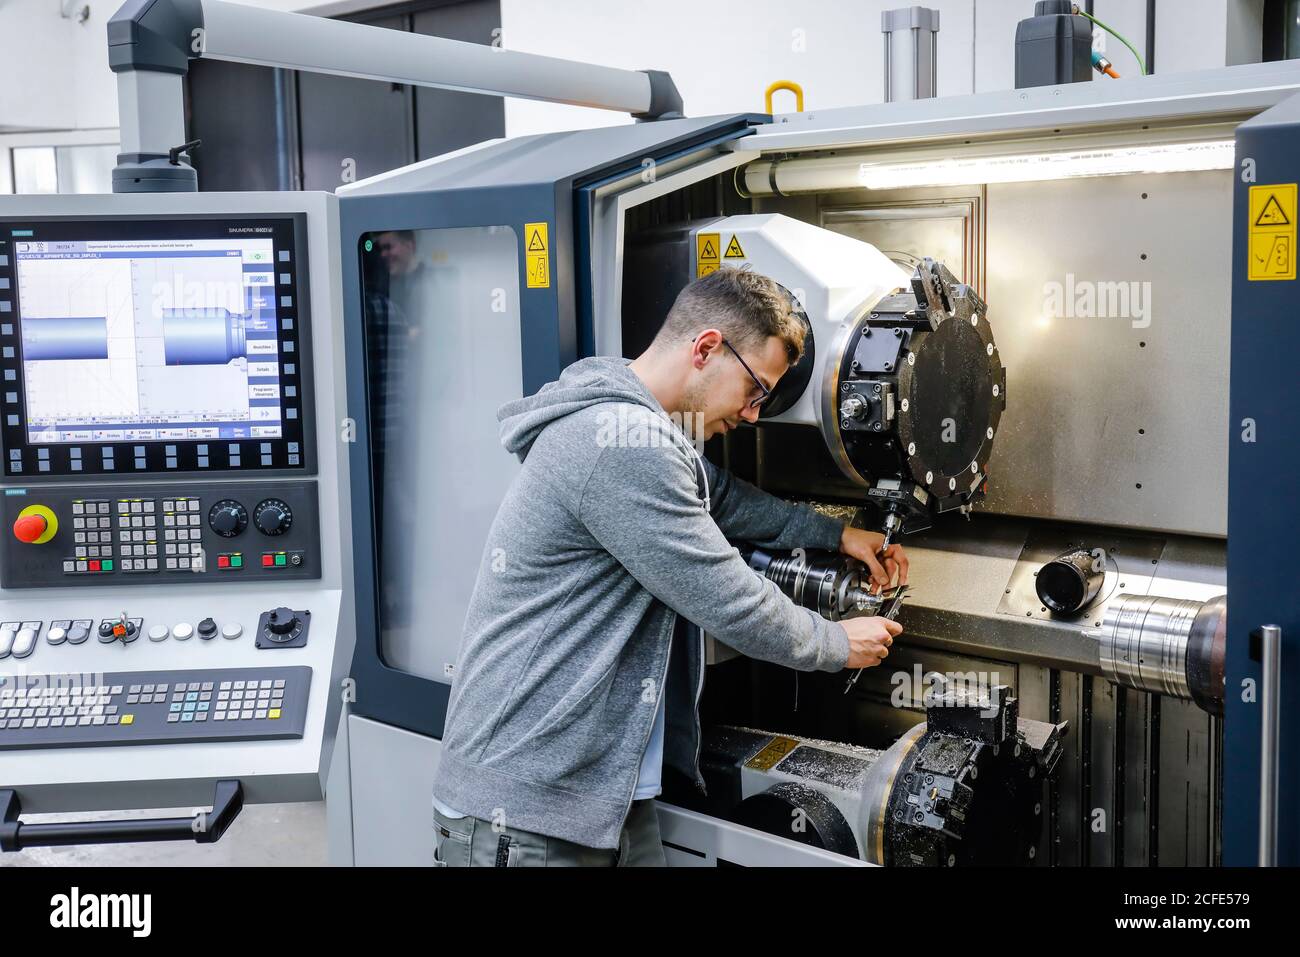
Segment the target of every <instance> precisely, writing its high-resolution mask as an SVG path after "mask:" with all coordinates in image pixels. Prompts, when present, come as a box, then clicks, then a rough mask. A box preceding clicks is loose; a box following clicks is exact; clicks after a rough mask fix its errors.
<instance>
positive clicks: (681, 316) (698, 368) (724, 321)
mask: <svg viewBox="0 0 1300 957" xmlns="http://www.w3.org/2000/svg"><path fill="white" fill-rule="evenodd" d="M804 332H805V327H804V323H803V321H802V320H801V319H800V318H799V317H798V315H797V314H796V313H795V312H794V311H793V309H792V302H791V299H790V297H789V296H788V295H787V294H786V292H785V291H784V290H783V289H782V288H781V287H780V286H778V285H777V284H776V283H775V282H773V281H772V280H771V279H769V278H767V277H766V276H763V275H761V274H759V273H755V272H752V271H749V270H742V269H732V268H723V269H719V270H717V271H715V272H712V273H710V274H709V275H707V276H705V277H703V278H702V279H697V280H695V281H694V282H692V283H691V284H690V285H689V286H687V287H686V288H685V289H683V290H682V291H681V293H680V294H679V295H678V297H677V301H676V302H674V303H673V307H672V309H670V310H669V312H668V317H667V318H666V319H665V320H664V324H663V326H662V327H661V328H660V330H659V333H658V335H656V336H655V339H654V342H653V343H651V345H650V349H649V350H647V352H646V358H647V359H649V360H650V361H652V362H653V364H654V366H655V367H656V369H657V370H658V373H659V377H660V378H661V379H663V380H664V384H665V385H667V386H668V387H669V388H670V389H671V390H672V391H673V392H674V393H675V394H676V396H677V401H676V403H675V404H676V406H677V408H676V409H675V410H673V411H678V412H682V413H684V414H691V413H694V414H697V415H698V416H699V421H701V422H703V425H704V433H705V434H704V438H712V437H713V436H714V435H717V434H719V433H721V432H726V431H729V430H730V429H734V428H736V427H737V426H739V425H740V422H741V420H744V421H747V422H754V421H756V420H757V419H758V414H759V408H758V407H757V406H756V405H754V404H753V403H755V402H756V401H761V400H762V398H763V397H764V395H765V394H766V393H765V390H766V392H770V391H771V390H772V389H775V388H776V384H777V381H778V380H779V379H780V378H781V376H782V375H784V374H785V371H786V370H787V369H788V368H789V367H790V366H791V365H793V364H794V363H796V362H798V361H799V357H800V356H801V355H802V354H803V340H804ZM746 366H748V369H746Z"/></svg>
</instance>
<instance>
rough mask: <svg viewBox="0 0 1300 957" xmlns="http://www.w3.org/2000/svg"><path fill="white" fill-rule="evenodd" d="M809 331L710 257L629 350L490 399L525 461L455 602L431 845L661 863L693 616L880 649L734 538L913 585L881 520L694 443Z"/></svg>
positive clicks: (691, 690) (688, 699)
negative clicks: (727, 467) (458, 638)
mask: <svg viewBox="0 0 1300 957" xmlns="http://www.w3.org/2000/svg"><path fill="white" fill-rule="evenodd" d="M802 345H803V324H802V321H801V320H799V319H797V318H796V317H795V316H794V315H793V313H792V312H791V310H790V306H789V300H788V299H787V297H786V295H785V293H784V291H783V290H782V289H781V288H780V287H779V286H777V285H776V284H775V283H774V282H772V281H771V280H770V279H767V278H766V277H764V276H761V275H758V274H756V273H753V272H749V271H741V270H735V269H722V270H719V271H717V272H714V273H712V274H710V275H708V276H706V277H704V278H702V279H699V280H696V281H695V282H693V283H691V284H690V285H689V286H687V287H686V289H684V290H683V291H682V293H681V294H680V295H679V296H678V298H677V300H676V302H675V303H674V304H673V307H672V309H671V310H670V312H669V314H668V317H667V318H666V319H665V321H664V325H663V327H662V328H661V329H660V331H659V333H658V335H657V336H656V338H655V340H654V342H653V343H652V344H651V346H650V348H649V349H648V350H646V352H645V353H644V354H642V355H641V356H640V357H638V358H637V359H635V360H632V361H629V360H626V359H618V358H609V357H595V358H589V359H583V360H581V361H579V362H575V363H574V364H573V365H572V366H570V367H569V368H568V369H566V370H565V371H564V373H563V375H561V376H560V378H559V379H558V380H557V381H555V382H552V383H549V384H547V385H546V386H544V387H543V388H541V389H540V390H539V391H538V392H537V393H536V394H535V395H532V396H529V397H527V398H524V399H520V400H518V401H516V402H510V403H507V404H506V405H505V406H503V407H502V408H501V409H500V411H499V412H498V413H497V418H498V420H499V421H500V422H501V441H502V444H503V445H504V446H505V447H506V449H508V450H509V451H511V452H513V453H515V454H516V455H518V456H519V459H520V461H521V462H522V467H521V469H520V472H519V474H518V476H516V478H515V481H514V483H513V484H512V485H511V487H510V489H509V490H508V491H507V493H506V497H505V500H504V501H503V502H502V503H501V507H500V509H499V511H498V512H497V516H496V520H495V521H494V522H493V524H492V528H491V530H490V531H489V533H488V541H487V545H486V546H485V548H484V550H483V558H482V561H481V563H480V566H479V572H478V580H477V583H476V584H475V587H474V592H473V595H472V596H471V599H470V605H469V611H468V614H467V616H466V621H465V632H464V637H463V639H462V643H461V648H460V654H459V657H458V660H457V663H456V669H455V678H454V680H453V682H452V689H451V698H450V702H449V705H448V711H447V720H446V726H445V730H444V734H443V739H442V754H441V758H440V761H439V765H438V769H437V773H436V776H435V779H434V785H433V795H434V817H435V822H436V827H437V835H436V842H437V849H436V852H435V863H436V864H438V865H441V866H447V865H453V866H464V865H474V866H480V865H483V866H499V867H505V866H512V867H513V866H525V865H551V866H554V865H557V864H561V865H563V864H569V865H572V864H591V865H602V866H609V865H613V864H620V865H629V864H663V863H664V854H663V847H662V844H661V843H660V840H659V830H658V823H657V818H656V815H655V810H654V800H653V798H654V796H655V795H656V794H658V793H659V791H660V787H659V783H660V774H661V772H662V768H663V766H664V765H665V764H667V765H670V766H672V767H675V768H677V769H679V770H680V771H681V772H682V773H683V774H685V775H686V777H687V778H688V779H689V780H691V781H694V782H695V783H696V786H697V787H700V788H703V787H704V781H703V779H702V778H701V776H700V773H699V766H698V758H699V747H700V726H699V711H698V708H699V696H700V692H701V689H702V687H703V683H704V641H703V632H708V633H709V634H710V635H712V636H713V637H714V638H715V639H717V640H718V641H720V642H722V643H724V644H726V645H728V646H730V647H732V648H734V649H736V650H737V651H740V652H742V653H743V654H746V655H748V656H750V657H752V658H758V659H761V660H764V661H771V662H776V663H778V664H781V665H785V666H787V667H790V668H794V669H797V670H801V671H814V670H822V671H839V670H841V669H843V668H846V667H847V668H862V667H871V666H873V665H877V664H879V663H880V662H881V660H883V659H884V657H885V656H886V655H888V654H889V646H890V645H891V644H892V642H893V638H894V636H895V635H897V634H899V633H900V632H901V630H902V629H901V627H900V626H899V625H898V624H896V623H895V622H892V621H889V620H887V619H883V618H858V619H852V620H848V621H844V622H839V623H836V622H831V621H827V620H826V619H824V618H822V617H820V616H819V615H817V614H816V613H815V612H812V611H809V610H807V609H804V608H801V607H799V606H797V605H795V604H794V603H793V602H791V601H790V600H789V599H788V598H786V597H785V596H784V595H783V594H782V593H781V592H780V591H779V590H778V589H777V587H776V586H775V585H774V584H772V583H771V582H769V581H767V580H766V579H764V578H761V577H760V576H758V575H757V574H756V573H755V572H753V571H752V570H751V569H750V568H749V566H748V565H747V564H746V563H745V561H744V560H743V559H742V558H741V557H740V554H739V552H738V551H737V550H736V548H735V547H734V546H733V545H732V544H731V543H730V542H729V541H728V539H731V540H734V541H747V542H752V543H754V544H756V545H761V546H764V547H768V548H778V549H780V548H785V549H791V548H800V547H804V548H829V549H839V550H841V551H843V552H844V553H846V554H849V555H852V556H854V557H856V558H858V559H860V560H862V561H864V562H865V563H866V564H867V565H868V566H869V567H870V569H871V571H872V574H873V577H874V579H875V581H876V583H877V584H878V585H881V586H883V585H886V584H889V583H890V581H891V580H893V579H895V578H896V579H897V580H898V581H899V582H900V583H905V582H906V580H907V558H906V556H905V554H904V552H903V550H902V548H901V547H899V546H897V545H892V546H890V548H889V549H888V550H887V551H886V552H885V554H884V555H882V556H879V557H878V556H877V552H878V550H879V549H880V546H881V544H882V541H881V538H882V537H881V536H880V535H879V534H878V533H874V532H867V531H863V530H861V529H854V528H849V527H846V526H844V525H843V524H842V523H840V522H837V521H834V520H832V519H830V518H827V517H825V516H822V515H820V514H818V513H817V512H815V511H814V510H812V509H811V508H809V507H807V506H805V505H795V504H791V503H788V502H785V501H782V500H781V499H778V498H775V497H774V496H771V495H769V494H767V493H765V492H762V491H760V490H759V489H757V488H755V487H754V486H752V485H750V484H748V483H746V482H743V481H741V480H739V479H737V478H734V477H733V476H731V475H730V474H729V473H728V472H726V471H724V470H722V469H720V468H717V467H716V466H714V465H713V464H712V463H711V462H709V461H708V460H707V459H705V458H704V457H703V456H702V455H700V453H699V451H698V447H699V446H702V444H703V442H704V440H705V439H707V438H710V437H712V436H714V435H717V434H720V433H724V432H727V431H730V430H731V429H734V428H737V427H738V426H739V425H740V423H741V422H742V421H745V422H751V423H752V422H754V421H755V420H756V419H757V418H758V414H759V409H760V408H761V405H762V402H763V401H764V400H765V399H766V398H767V396H768V395H769V394H770V392H771V390H772V389H773V388H775V386H776V383H777V380H779V379H780V378H781V376H782V374H783V373H784V372H785V371H786V370H787V369H788V368H789V367H790V366H791V365H793V364H794V362H796V361H797V360H798V358H799V355H800V351H801V349H802ZM688 622H689V623H693V626H698V627H688V626H687V623H688Z"/></svg>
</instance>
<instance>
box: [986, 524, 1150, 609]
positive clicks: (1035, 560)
mask: <svg viewBox="0 0 1300 957" xmlns="http://www.w3.org/2000/svg"><path fill="white" fill-rule="evenodd" d="M1164 547H1165V542H1164V539H1162V538H1154V537H1152V536H1149V535H1133V534H1131V533H1126V532H1117V531H1114V530H1113V529H1100V528H1080V527H1078V526H1074V525H1055V524H1053V525H1035V526H1033V528H1032V529H1031V530H1030V532H1029V536H1028V538H1027V539H1026V541H1025V547H1024V550H1023V551H1022V552H1021V553H1020V560H1019V561H1017V562H1016V568H1015V571H1013V572H1012V573H1011V578H1010V579H1009V580H1008V581H1007V587H1006V589H1005V590H1004V591H1003V595H1002V600H1001V602H999V603H998V614H1000V615H1013V616H1015V617H1017V618H1019V617H1026V618H1038V619H1041V620H1043V621H1060V622H1065V623H1069V624H1073V625H1075V626H1076V627H1082V626H1084V625H1087V624H1101V617H1102V614H1103V612H1104V611H1105V610H1106V604H1107V602H1109V601H1110V599H1111V598H1112V597H1114V596H1115V595H1117V594H1119V593H1120V592H1125V593H1127V594H1130V595H1146V594H1150V586H1151V581H1152V579H1153V578H1154V577H1155V574H1156V571H1157V569H1158V563H1159V561H1160V555H1161V553H1162V552H1163V551H1164ZM1073 548H1087V549H1089V550H1090V551H1091V550H1092V549H1096V548H1099V549H1102V550H1103V551H1104V552H1105V556H1104V560H1105V565H1106V574H1105V578H1104V580H1103V581H1102V585H1101V589H1100V590H1099V591H1098V592H1097V597H1096V598H1094V599H1093V600H1092V601H1091V602H1089V603H1088V604H1087V605H1085V606H1084V607H1083V608H1082V609H1081V610H1080V611H1079V613H1078V614H1075V615H1061V614H1057V613H1056V612H1053V611H1052V610H1051V609H1049V608H1045V607H1043V604H1042V602H1041V601H1040V600H1039V598H1038V592H1037V591H1036V590H1035V582H1036V579H1037V576H1038V570H1039V569H1040V568H1042V567H1043V565H1045V564H1046V563H1047V562H1050V561H1051V560H1052V559H1054V558H1056V557H1057V556H1058V555H1060V554H1062V553H1063V552H1066V551H1068V550H1070V549H1073ZM1099 557H1101V556H1099Z"/></svg>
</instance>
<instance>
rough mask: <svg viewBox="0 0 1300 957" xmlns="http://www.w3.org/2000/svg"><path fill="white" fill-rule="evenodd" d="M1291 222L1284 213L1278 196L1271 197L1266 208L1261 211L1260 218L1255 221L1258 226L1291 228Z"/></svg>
mask: <svg viewBox="0 0 1300 957" xmlns="http://www.w3.org/2000/svg"><path fill="white" fill-rule="evenodd" d="M1290 224H1291V220H1289V219H1287V215H1286V213H1285V212H1283V211H1282V205H1281V204H1280V203H1279V202H1278V201H1277V196H1276V194H1274V195H1270V196H1269V198H1268V202H1267V203H1265V204H1264V208H1263V209H1262V210H1260V213H1259V218H1258V219H1257V220H1255V225H1256V226H1289V225H1290Z"/></svg>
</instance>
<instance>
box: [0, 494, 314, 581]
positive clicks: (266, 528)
mask: <svg viewBox="0 0 1300 957" xmlns="http://www.w3.org/2000/svg"><path fill="white" fill-rule="evenodd" d="M3 502H4V504H3V513H2V516H0V519H2V520H3V522H4V523H5V525H7V526H8V528H9V530H10V534H7V535H3V536H0V537H3V541H4V545H3V548H2V549H0V554H2V555H3V564H2V565H0V585H3V586H4V587H5V588H25V587H41V586H54V585H58V586H63V585H74V586H75V585H104V584H129V583H131V582H132V581H140V580H142V579H147V580H149V581H153V582H193V581H195V580H200V581H215V580H230V579H232V578H238V579H239V580H257V581H260V580H266V579H269V578H270V577H271V576H275V577H277V578H290V579H309V578H319V577H320V554H319V547H318V542H319V533H318V529H319V523H318V520H317V515H318V511H317V498H316V483H315V482H312V481H302V482H286V481H280V482H234V483H230V482H222V483H216V482H208V483H204V482H192V483H185V484H183V485H180V484H172V483H168V484H167V485H159V486H148V485H137V486H133V487H132V488H130V489H129V490H114V489H105V488H102V487H53V486H47V487H44V488H40V489H36V488H32V489H26V488H8V489H5V493H4V496H3ZM250 516H251V520H250Z"/></svg>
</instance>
